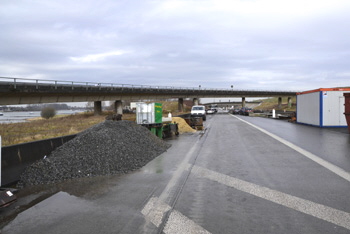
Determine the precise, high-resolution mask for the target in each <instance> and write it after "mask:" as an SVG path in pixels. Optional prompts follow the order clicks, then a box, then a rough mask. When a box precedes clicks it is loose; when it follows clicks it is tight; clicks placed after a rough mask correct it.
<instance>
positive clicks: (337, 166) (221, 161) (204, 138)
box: [1, 115, 350, 233]
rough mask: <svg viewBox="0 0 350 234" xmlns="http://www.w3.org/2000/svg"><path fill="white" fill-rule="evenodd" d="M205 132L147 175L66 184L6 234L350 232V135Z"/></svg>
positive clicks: (264, 127)
mask: <svg viewBox="0 0 350 234" xmlns="http://www.w3.org/2000/svg"><path fill="white" fill-rule="evenodd" d="M205 124H206V128H205V130H204V131H202V132H197V133H194V134H184V135H181V136H180V137H179V138H174V139H172V140H170V141H169V142H170V143H171V144H172V147H171V148H170V149H169V150H168V151H167V152H166V153H164V154H162V155H161V156H159V157H157V158H156V159H154V160H153V161H151V162H150V163H149V164H147V165H146V166H145V167H143V168H142V169H141V170H137V171H135V172H133V173H130V174H127V175H123V176H110V177H98V178H90V179H89V178H88V179H82V180H76V181H73V182H67V183H65V184H63V185H60V187H59V190H60V192H58V193H55V194H54V195H52V196H50V197H48V198H46V199H44V200H43V201H41V202H39V203H37V204H36V205H34V206H32V207H31V208H29V209H27V210H24V211H23V212H21V213H19V214H18V215H17V217H16V218H15V219H13V220H12V221H11V222H10V223H9V224H7V225H6V226H5V227H4V228H3V229H2V231H1V233H350V199H349V194H350V174H349V172H350V134H346V133H342V132H335V131H332V130H330V129H318V128H313V127H308V126H302V125H297V124H291V123H288V122H285V121H278V120H271V119H263V118H252V117H245V116H236V117H235V116H231V115H213V116H208V119H207V121H206V123H205ZM56 189H57V188H56ZM32 196H33V195H32ZM19 202H21V201H19Z"/></svg>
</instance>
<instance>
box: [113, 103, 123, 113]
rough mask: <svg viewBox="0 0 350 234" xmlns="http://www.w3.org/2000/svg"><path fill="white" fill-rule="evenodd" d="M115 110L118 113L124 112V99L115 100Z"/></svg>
mask: <svg viewBox="0 0 350 234" xmlns="http://www.w3.org/2000/svg"><path fill="white" fill-rule="evenodd" d="M114 112H115V113H116V114H121V115H122V114H123V102H122V100H117V101H115V102H114Z"/></svg>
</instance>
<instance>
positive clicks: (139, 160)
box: [18, 120, 170, 187]
mask: <svg viewBox="0 0 350 234" xmlns="http://www.w3.org/2000/svg"><path fill="white" fill-rule="evenodd" d="M169 147H170V145H169V144H168V143H166V142H164V141H163V140H161V139H159V138H157V137H156V136H155V135H153V134H152V133H151V132H150V131H149V130H148V129H147V128H145V127H142V126H140V125H137V124H136V123H135V122H132V121H124V120H123V121H111V120H106V121H104V122H102V123H99V124H96V125H95V126H93V127H91V128H89V129H87V130H85V131H83V132H81V133H79V134H78V135H77V136H76V137H75V138H74V139H72V140H70V141H69V142H67V143H65V144H64V145H62V146H60V147H58V148H57V149H56V150H54V151H53V152H51V154H50V155H49V156H48V157H46V158H45V159H42V160H40V161H37V162H36V163H34V164H32V165H31V166H29V167H28V168H27V169H26V171H25V172H24V173H23V174H22V175H21V180H20V182H19V183H18V186H19V187H24V186H27V185H37V184H50V183H57V182H61V181H64V180H67V179H72V178H79V177H88V176H96V175H111V174H120V173H127V172H129V171H132V170H135V169H138V168H141V167H142V166H144V165H145V164H147V163H148V162H149V161H151V160H152V159H153V158H155V157H157V156H158V155H160V154H161V153H163V152H165V151H166V150H167V149H168V148H169Z"/></svg>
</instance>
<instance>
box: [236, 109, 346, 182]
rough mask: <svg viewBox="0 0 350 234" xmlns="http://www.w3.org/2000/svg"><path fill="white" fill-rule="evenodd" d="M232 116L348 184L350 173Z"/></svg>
mask: <svg viewBox="0 0 350 234" xmlns="http://www.w3.org/2000/svg"><path fill="white" fill-rule="evenodd" d="M232 116H233V117H235V118H237V119H239V120H240V121H242V122H244V123H246V124H249V125H250V126H252V127H254V128H256V129H258V130H259V131H261V132H263V133H265V134H267V135H269V136H270V137H272V138H274V139H276V140H278V141H279V142H281V143H283V144H285V145H286V146H288V147H290V148H292V149H293V150H295V151H297V152H299V153H300V154H302V155H304V156H305V157H307V158H309V159H311V160H312V161H314V162H316V163H318V164H319V165H321V166H323V167H325V168H326V169H328V170H330V171H331V172H333V173H335V174H337V175H338V176H340V177H342V178H344V179H345V180H347V181H349V182H350V173H349V172H347V171H345V170H344V169H342V168H340V167H338V166H336V165H334V164H332V163H330V162H328V161H326V160H324V159H322V158H320V157H318V156H316V155H314V154H313V153H311V152H309V151H306V150H304V149H302V148H300V147H299V146H296V145H294V144H293V143H291V142H289V141H286V140H284V139H283V138H281V137H279V136H276V135H275V134H273V133H271V132H268V131H266V130H265V129H263V128H260V127H258V126H256V125H254V124H252V123H249V122H248V121H245V120H243V119H241V118H239V117H237V116H234V115H232Z"/></svg>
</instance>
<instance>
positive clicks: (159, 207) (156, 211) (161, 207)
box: [141, 197, 171, 227]
mask: <svg viewBox="0 0 350 234" xmlns="http://www.w3.org/2000/svg"><path fill="white" fill-rule="evenodd" d="M170 209H171V207H170V206H169V205H168V204H165V203H164V202H161V201H160V200H159V199H158V198H156V197H152V198H151V199H149V201H148V202H147V204H146V205H145V207H144V208H143V209H142V211H141V213H142V214H143V215H144V216H145V217H147V218H148V219H149V221H151V222H152V223H153V224H154V225H156V226H157V227H159V226H160V225H161V224H162V220H163V216H164V214H165V213H166V212H168V211H169V210H170Z"/></svg>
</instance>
